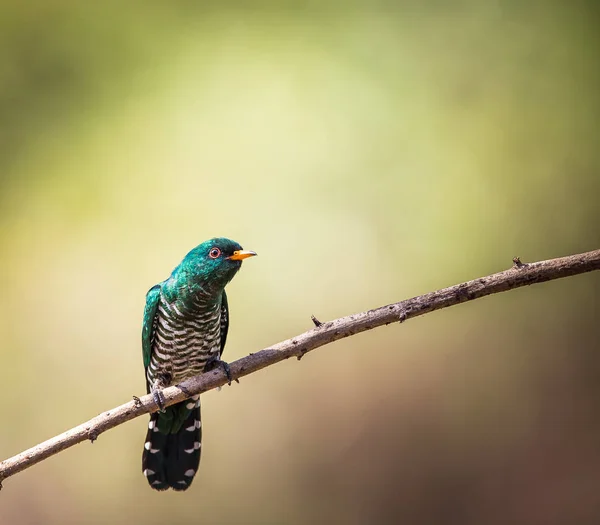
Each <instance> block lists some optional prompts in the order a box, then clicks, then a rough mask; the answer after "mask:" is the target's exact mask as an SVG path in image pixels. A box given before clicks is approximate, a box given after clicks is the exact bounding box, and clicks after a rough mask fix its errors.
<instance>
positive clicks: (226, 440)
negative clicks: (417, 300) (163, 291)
mask: <svg viewBox="0 0 600 525" xmlns="http://www.w3.org/2000/svg"><path fill="white" fill-rule="evenodd" d="M597 15H598V9H597V7H596V3H595V2H592V1H588V2H585V1H574V2H558V1H556V2H555V1H552V0H547V1H525V2H517V1H497V2H492V1H488V2H476V1H475V0H465V1H452V2H437V1H430V2H422V1H416V0H415V1H406V2H383V1H381V2H377V1H372V2H369V1H360V0H359V1H355V2H339V1H335V0H328V1H323V2H310V1H307V2H254V3H244V2H237V3H219V4H208V3H201V2H190V1H186V0H177V1H171V2H159V1H156V0H149V1H145V2H136V1H133V2H126V3H124V2H117V1H115V0H108V1H105V2H94V3H93V2H74V1H68V0H63V1H59V0H50V1H44V2H42V1H34V2H16V1H5V2H3V3H2V5H1V7H0V246H1V248H0V249H1V252H0V253H1V258H0V276H1V277H0V280H1V286H2V300H1V301H0V358H1V360H0V363H1V370H2V376H1V377H2V386H1V390H0V391H1V393H2V408H1V410H0V414H2V420H1V423H0V458H6V457H9V456H12V455H14V454H16V453H18V452H20V451H21V450H23V449H25V448H28V447H30V446H32V445H34V444H36V443H38V442H40V441H42V440H44V439H46V438H49V437H51V436H53V435H55V434H58V433H60V432H62V431H64V430H66V429H68V428H70V427H72V426H75V425H76V424H79V423H81V422H82V421H85V420H87V419H89V418H91V417H93V416H95V415H96V414H98V413H100V412H102V411H104V410H107V409H109V408H111V407H113V406H116V405H118V404H121V403H123V402H125V401H127V400H128V399H131V396H132V395H133V394H141V393H143V392H144V381H143V369H142V362H141V349H140V325H141V314H142V309H143V304H144V295H145V292H146V290H147V289H148V288H149V287H150V286H151V285H152V284H154V283H156V282H158V281H160V280H162V279H164V278H165V277H166V276H167V275H168V274H169V272H170V271H171V269H172V268H173V267H174V266H175V265H176V264H177V263H178V262H179V260H180V259H181V257H182V256H183V255H184V254H185V253H186V252H187V251H188V250H189V249H190V248H192V247H193V246H195V245H196V244H198V243H199V242H201V241H202V240H204V239H206V238H209V237H212V236H215V235H224V236H228V237H231V238H233V239H236V240H237V241H239V242H240V243H242V244H243V246H244V247H245V248H248V249H253V250H256V251H257V252H258V253H259V255H260V257H258V258H257V259H253V260H250V261H247V262H246V263H244V268H243V270H242V271H241V272H240V274H239V275H238V276H237V277H236V279H235V280H234V281H233V283H232V284H231V285H230V288H229V298H230V306H231V312H232V325H231V329H230V335H229V340H228V346H227V350H226V354H225V357H226V358H227V359H229V360H234V359H237V358H239V357H241V356H243V355H245V354H247V353H248V352H252V351H256V350H258V349H260V348H263V347H266V346H268V345H270V344H272V343H274V342H277V341H279V340H282V339H285V338H287V337H291V336H293V335H295V334H297V333H300V332H303V331H305V330H307V329H309V328H310V327H311V321H310V315H311V314H315V315H316V316H317V317H319V318H320V319H322V320H327V319H332V318H336V317H340V316H343V315H347V314H350V313H353V312H356V311H361V310H365V309H368V308H372V307H376V306H379V305H383V304H386V303H389V302H393V301H397V300H400V299H403V298H407V297H411V296H413V295H418V294H420V293H424V292H428V291H431V290H434V289H437V288H441V287H444V286H448V285H451V284H455V283H457V282H460V281H463V280H468V279H472V278H475V277H478V276H482V275H485V274H488V273H492V272H495V271H500V270H503V269H506V268H507V267H509V266H510V264H511V258H512V257H513V256H515V255H518V256H520V257H521V258H522V259H523V260H524V261H533V260H540V259H547V258H552V257H557V256H561V255H567V254H571V253H577V252H582V251H587V250H591V249H595V248H598V247H599V246H600V242H599V241H600V227H599V219H600V214H599V205H598V199H599V196H600V178H599V177H600V176H599V173H600V171H599V167H600V148H599V137H600V133H599V131H600V130H599V122H600V118H599V117H600V97H599V93H600V71H599V67H598V64H599V53H598V51H597V48H599V47H600V46H599V40H600V38H599V37H598V24H599V17H598V16H597ZM599 277H600V276H599V275H597V274H588V275H584V276H577V277H574V278H569V279H565V280H562V281H555V282H550V283H547V284H542V285H536V286H533V287H530V288H528V289H521V290H516V291H512V292H510V293H507V294H502V295H495V296H492V297H489V298H486V299H481V300H478V301H475V302H472V303H468V304H464V305H461V306H459V307H457V308H452V309H449V310H444V311H441V312H437V313H433V314H431V315H427V316H424V317H421V318H419V319H416V320H414V321H411V322H409V323H406V324H404V325H402V326H400V325H395V326H390V327H388V328H382V329H379V330H376V331H372V332H368V333H366V334H362V335H359V336H356V337H352V338H350V339H346V340H343V341H339V342H337V343H334V344H332V345H330V346H328V347H325V348H323V349H321V350H319V351H317V352H315V353H312V354H310V355H308V356H307V357H306V358H305V359H303V360H302V361H301V362H300V363H298V362H296V361H294V362H292V361H288V362H285V363H282V364H279V365H277V366H275V367H271V368H268V369H266V370H264V371H261V372H259V373H257V374H254V375H252V376H250V377H248V378H245V379H243V380H242V381H241V384H240V385H234V386H233V387H232V388H224V389H223V390H222V391H221V392H216V391H212V392H210V393H207V394H206V395H205V398H204V403H203V409H204V412H203V423H204V429H205V433H204V444H203V450H204V453H203V458H202V465H201V469H200V471H199V473H198V475H197V477H196V480H195V482H194V484H193V486H192V488H191V489H190V490H189V491H188V492H186V493H184V494H176V493H161V494H159V493H156V492H154V491H151V490H150V489H149V488H148V486H147V484H146V481H145V480H144V478H143V476H142V474H141V472H140V458H141V451H142V445H143V438H144V433H145V428H146V424H147V423H146V418H139V419H137V420H135V421H133V422H130V423H128V424H125V425H122V426H120V427H118V428H116V429H114V430H112V431H110V432H108V433H106V434H103V435H102V436H101V437H100V439H99V440H98V441H97V442H96V443H95V444H94V445H93V446H92V445H89V444H81V445H78V446H77V447H75V448H73V449H70V450H68V451H66V452H63V453H61V454H60V455H58V456H55V457H53V458H51V459H49V460H47V461H45V462H43V463H41V464H39V465H37V466H35V467H33V468H31V469H29V470H27V471H25V472H23V473H21V474H19V475H16V476H15V477H14V478H10V479H8V480H6V481H5V482H4V489H3V491H2V493H0V524H2V525H5V524H6V525H8V524H10V525H21V524H38V523H49V524H71V523H72V524H80V523H98V524H100V523H111V524H112V525H119V524H134V523H144V524H147V525H152V524H164V523H206V524H229V523H249V524H304V523H318V524H321V523H323V524H337V523H344V524H350V525H354V524H366V523H400V522H402V523H410V524H429V523H432V524H433V523H444V524H454V523H456V524H482V523H485V524H496V523H497V524H506V523H513V524H537V523H540V524H542V523H543V524H545V525H546V524H555V523H556V524H562V523H577V524H587V523H590V524H592V523H599V522H600V491H599V490H598V487H599V486H600V418H599V417H598V414H599V413H600V381H599V380H600V354H599V350H600V348H599V347H600V343H599V341H600V328H599V320H598V319H599V317H598V314H599V312H598V310H599V299H598V297H599V293H600V278H599Z"/></svg>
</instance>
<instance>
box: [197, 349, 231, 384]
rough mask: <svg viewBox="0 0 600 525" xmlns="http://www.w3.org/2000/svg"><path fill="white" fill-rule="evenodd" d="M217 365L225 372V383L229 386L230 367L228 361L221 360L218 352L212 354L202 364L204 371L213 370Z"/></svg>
mask: <svg viewBox="0 0 600 525" xmlns="http://www.w3.org/2000/svg"><path fill="white" fill-rule="evenodd" d="M217 367H221V369H222V370H223V372H225V375H226V376H227V384H228V385H229V386H231V368H229V363H228V362H227V361H222V360H221V356H220V354H213V355H211V356H210V358H209V359H208V361H207V362H206V365H205V366H204V371H205V372H210V371H211V370H214V369H215V368H217ZM236 381H237V379H236Z"/></svg>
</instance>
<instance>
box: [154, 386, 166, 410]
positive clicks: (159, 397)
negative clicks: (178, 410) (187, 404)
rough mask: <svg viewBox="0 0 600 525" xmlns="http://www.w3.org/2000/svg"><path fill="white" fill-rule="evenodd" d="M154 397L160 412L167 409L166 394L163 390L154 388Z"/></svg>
mask: <svg viewBox="0 0 600 525" xmlns="http://www.w3.org/2000/svg"><path fill="white" fill-rule="evenodd" d="M152 399H153V400H154V402H155V403H156V406H157V407H158V411H159V412H164V411H165V396H164V394H163V393H162V390H152Z"/></svg>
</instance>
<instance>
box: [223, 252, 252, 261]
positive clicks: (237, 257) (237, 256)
mask: <svg viewBox="0 0 600 525" xmlns="http://www.w3.org/2000/svg"><path fill="white" fill-rule="evenodd" d="M255 255H256V252H251V251H250V250H237V251H235V252H233V255H231V256H229V257H228V259H231V260H232V261H243V260H244V259H247V258H248V257H254V256H255Z"/></svg>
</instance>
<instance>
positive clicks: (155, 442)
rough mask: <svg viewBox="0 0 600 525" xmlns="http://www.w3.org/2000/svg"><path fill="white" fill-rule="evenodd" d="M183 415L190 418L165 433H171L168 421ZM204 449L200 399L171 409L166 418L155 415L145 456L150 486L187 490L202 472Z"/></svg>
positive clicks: (166, 412)
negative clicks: (197, 474) (198, 471)
mask: <svg viewBox="0 0 600 525" xmlns="http://www.w3.org/2000/svg"><path fill="white" fill-rule="evenodd" d="M181 411H183V413H184V414H187V416H186V417H185V419H184V420H183V423H182V424H181V426H180V427H178V428H177V427H176V428H173V429H172V430H175V431H174V432H172V431H171V432H169V433H164V430H165V428H166V429H167V430H171V424H169V423H168V424H166V425H165V424H164V421H167V420H169V419H170V418H171V419H172V418H173V417H174V415H175V414H177V413H181ZM188 412H189V413H188ZM159 418H164V420H163V421H162V422H161V421H159ZM159 427H160V429H159ZM201 447H202V422H201V419H200V396H194V397H193V398H192V399H188V400H187V401H183V402H182V403H178V404H176V405H173V406H171V407H168V408H166V409H165V412H164V413H163V414H161V413H159V412H155V413H154V414H151V416H150V422H149V423H148V433H147V434H146V441H145V443H144V452H143V455H142V470H143V473H144V476H146V478H147V479H148V483H149V484H150V486H151V487H152V488H153V489H156V490H167V489H168V488H172V489H174V490H186V489H187V488H188V487H189V486H190V485H191V484H192V481H193V479H194V475H195V474H196V472H197V470H198V466H199V464H200V452H201Z"/></svg>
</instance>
